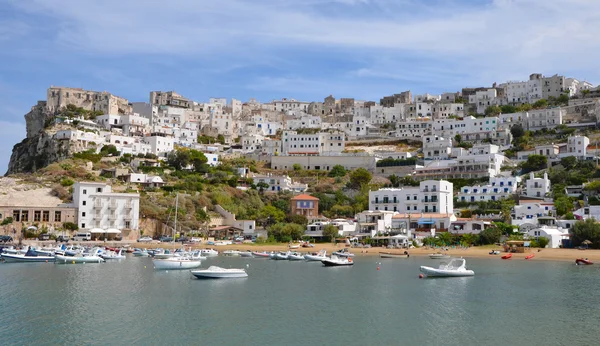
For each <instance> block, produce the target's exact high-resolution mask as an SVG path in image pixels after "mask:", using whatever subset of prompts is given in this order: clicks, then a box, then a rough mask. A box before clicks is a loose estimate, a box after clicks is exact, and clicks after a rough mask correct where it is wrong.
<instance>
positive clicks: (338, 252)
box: [333, 249, 354, 257]
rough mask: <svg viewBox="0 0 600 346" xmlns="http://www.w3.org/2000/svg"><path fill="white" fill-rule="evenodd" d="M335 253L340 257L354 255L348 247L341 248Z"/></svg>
mask: <svg viewBox="0 0 600 346" xmlns="http://www.w3.org/2000/svg"><path fill="white" fill-rule="evenodd" d="M333 254H334V255H336V256H338V257H354V254H353V253H351V252H350V251H348V249H341V250H340V251H336V252H334V253H333Z"/></svg>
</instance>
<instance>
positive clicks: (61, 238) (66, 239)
mask: <svg viewBox="0 0 600 346" xmlns="http://www.w3.org/2000/svg"><path fill="white" fill-rule="evenodd" d="M56 241H57V242H60V243H68V242H69V236H67V235H59V236H58V237H56Z"/></svg>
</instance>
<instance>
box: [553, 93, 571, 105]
mask: <svg viewBox="0 0 600 346" xmlns="http://www.w3.org/2000/svg"><path fill="white" fill-rule="evenodd" d="M556 103H557V104H562V105H567V104H569V95H567V94H561V95H560V96H559V97H558V98H557V99H556Z"/></svg>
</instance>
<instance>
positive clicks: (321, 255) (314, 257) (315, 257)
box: [304, 250, 327, 262]
mask: <svg viewBox="0 0 600 346" xmlns="http://www.w3.org/2000/svg"><path fill="white" fill-rule="evenodd" d="M326 258H327V250H321V251H319V252H313V253H311V254H306V255H304V259H305V260H307V261H313V262H321V261H322V260H324V259H326Z"/></svg>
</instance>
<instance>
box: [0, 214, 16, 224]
mask: <svg viewBox="0 0 600 346" xmlns="http://www.w3.org/2000/svg"><path fill="white" fill-rule="evenodd" d="M11 223H13V218H12V216H9V217H7V218H6V219H4V220H2V223H0V225H2V226H6V225H9V224H11Z"/></svg>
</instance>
